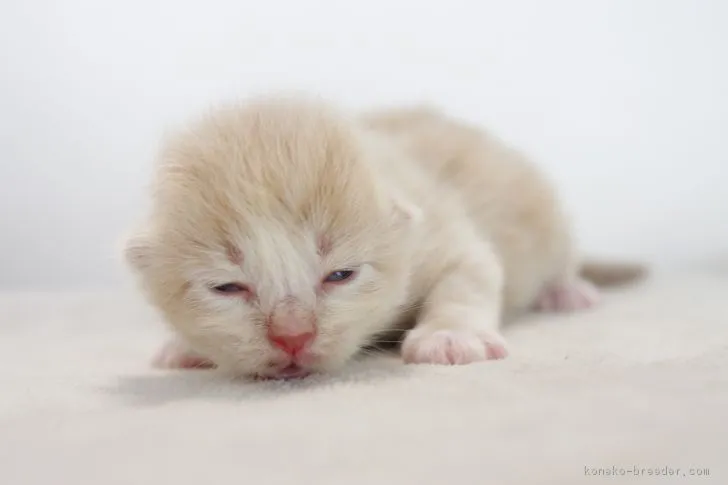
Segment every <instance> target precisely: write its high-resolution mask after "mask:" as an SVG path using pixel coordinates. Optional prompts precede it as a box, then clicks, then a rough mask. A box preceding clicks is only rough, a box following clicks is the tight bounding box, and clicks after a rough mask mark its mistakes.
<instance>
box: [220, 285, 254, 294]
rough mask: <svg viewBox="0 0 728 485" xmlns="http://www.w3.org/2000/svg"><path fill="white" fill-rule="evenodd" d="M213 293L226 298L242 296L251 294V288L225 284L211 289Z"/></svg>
mask: <svg viewBox="0 0 728 485" xmlns="http://www.w3.org/2000/svg"><path fill="white" fill-rule="evenodd" d="M211 288H212V291H214V292H215V293H219V294H221V295H226V296H240V295H249V294H251V290H250V287H248V286H247V285H244V284H242V283H223V284H221V285H217V286H213V287H211Z"/></svg>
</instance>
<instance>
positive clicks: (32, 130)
mask: <svg viewBox="0 0 728 485" xmlns="http://www.w3.org/2000/svg"><path fill="white" fill-rule="evenodd" d="M727 26H728V2H725V1H724V0H683V1H680V0H662V1H658V0H589V1H584V0H549V1H544V0H508V1H504V0H497V1H495V0H484V1H480V2H478V1H475V0H472V1H467V2H466V1H459V0H448V1H442V2H436V1H416V0H407V1H395V0H367V1H357V2H347V1H338V2H335V1H311V0H308V1H302V0H301V1H294V0H289V1H273V0H256V1H246V0H243V1H235V0H207V1H204V2H199V1H193V0H162V1H153V0H126V1H123V2H121V1H118V2H105V1H100V0H63V1H58V0H35V1H33V0H27V1H20V0H2V4H1V6H0V59H1V60H2V64H1V68H2V73H1V74H2V75H1V76H0V137H2V138H1V142H0V201H1V203H2V211H1V213H0V287H3V288H9V287H13V288H33V287H38V288H41V287H43V288H49V289H60V288H73V287H91V286H99V287H104V286H107V287H108V286H111V285H114V284H116V283H118V282H119V281H123V280H122V278H125V277H126V275H125V272H124V270H123V269H121V266H120V265H119V262H118V258H117V254H116V250H117V245H118V244H117V243H118V239H119V236H120V235H121V234H122V233H123V232H124V231H125V230H126V228H127V227H128V226H129V225H130V224H132V223H133V222H134V221H135V220H136V218H137V215H138V214H139V211H140V210H141V209H142V207H143V203H144V198H143V196H144V190H145V187H144V184H145V183H146V182H147V180H148V179H147V177H148V174H149V167H150V161H151V157H152V156H153V154H154V151H155V149H156V147H157V143H158V141H159V139H160V136H162V135H163V133H164V132H165V131H167V130H169V129H170V128H173V127H174V126H176V125H177V124H179V123H181V122H184V121H185V120H186V119H188V118H189V117H191V116H193V115H195V114H197V113H198V112H199V110H201V109H204V108H206V107H207V106H209V105H210V104H211V103H216V102H220V101H224V100H227V99H231V98H234V97H240V96H248V95H250V94H254V93H257V92H261V91H269V90H280V89H284V88H294V89H296V90H304V91H310V92H312V93H316V94H322V95H324V96H326V97H329V98H331V99H333V100H335V101H337V102H340V103H343V104H344V105H345V106H350V107H352V108H357V107H370V106H373V105H376V104H391V103H400V102H408V101H418V102H419V101H429V102H434V103H437V104H440V105H442V106H443V107H445V108H448V109H450V110H452V111H453V112H454V113H456V114H459V115H461V116H464V117H467V118H469V119H471V120H473V121H477V122H480V123H483V124H484V125H486V126H488V127H489V128H491V129H493V130H494V131H496V132H497V133H498V134H500V135H501V136H503V137H505V138H506V139H508V140H509V141H511V142H513V143H515V144H518V145H519V146H520V147H522V148H523V149H525V150H526V151H528V152H529V153H530V154H531V155H532V156H534V157H535V158H536V159H537V160H538V163H541V164H543V165H544V166H545V167H546V168H547V170H548V171H549V172H550V173H551V174H552V176H553V178H554V180H555V181H556V183H558V184H559V186H560V187H561V188H562V190H563V193H564V197H565V198H566V201H567V203H568V204H569V205H570V207H571V208H572V211H573V213H574V215H575V217H576V221H577V227H578V231H579V235H580V237H581V239H582V240H583V243H584V247H585V249H586V250H587V251H588V252H591V253H595V254H598V255H602V254H604V255H610V256H611V255H614V256H629V257H637V258H646V259H647V260H649V261H652V262H655V263H657V264H659V265H682V264H690V263H705V262H710V261H712V260H718V259H724V258H726V256H727V255H728V217H726V212H728V192H727V191H726V185H728V143H727V142H726V136H725V132H726V128H727V127H728V96H727V95H726V87H727V86H728V28H727Z"/></svg>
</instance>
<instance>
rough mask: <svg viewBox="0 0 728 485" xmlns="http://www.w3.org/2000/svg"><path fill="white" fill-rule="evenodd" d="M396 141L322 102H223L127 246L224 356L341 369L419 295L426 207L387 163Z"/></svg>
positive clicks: (204, 347)
mask: <svg viewBox="0 0 728 485" xmlns="http://www.w3.org/2000/svg"><path fill="white" fill-rule="evenodd" d="M383 154H384V152H381V151H379V150H378V149H377V148H376V147H374V146H372V144H370V143H368V142H364V140H363V134H361V133H358V132H357V129H356V127H355V125H354V124H352V123H348V122H347V121H346V120H344V119H342V118H341V117H339V116H338V115H336V114H333V113H331V112H329V111H327V110H326V109H325V108H323V107H322V106H320V105H318V104H316V103H309V102H294V101H274V100H267V101H258V102H254V103H251V104H249V105H248V106H245V107H240V108H230V109H224V110H220V111H217V112H215V113H213V115H212V116H210V117H208V118H207V119H205V120H204V121H202V122H200V123H197V124H196V125H194V126H192V127H191V129H189V130H188V131H187V132H185V133H183V134H180V135H179V136H177V137H176V138H174V139H173V140H171V141H170V143H169V144H168V146H167V147H166V149H165V150H164V151H163V153H162V156H161V161H160V165H159V170H158V174H157V178H156V180H155V182H154V188H155V197H154V202H153V208H152V213H151V217H150V218H149V224H148V226H147V227H146V229H145V231H144V232H142V233H139V234H137V235H135V236H133V237H132V238H130V240H129V241H128V242H127V246H126V259H127V261H128V262H129V263H130V265H131V266H132V267H133V268H134V269H135V272H136V273H137V274H138V275H139V277H140V279H141V282H142V284H143V287H144V288H145V290H146V294H147V295H148V297H149V299H150V301H151V302H152V303H153V304H154V305H155V306H156V307H157V308H158V309H159V310H160V311H161V312H162V314H163V315H164V316H165V318H166V320H167V321H168V323H169V324H171V325H172V326H173V327H174V329H175V330H176V331H177V332H179V333H180V334H181V335H182V336H183V337H184V338H185V339H186V340H187V341H188V343H190V344H191V345H192V346H193V348H195V350H197V351H199V352H201V353H203V354H204V355H206V356H208V357H209V358H210V359H212V360H213V361H214V362H215V363H216V364H218V365H219V366H220V367H221V368H223V369H227V370H229V371H232V372H234V373H236V374H241V375H261V376H277V375H280V374H281V373H282V372H284V369H286V368H288V369H291V368H294V369H297V370H314V371H315V370H332V369H335V368H336V367H338V366H340V365H342V364H343V363H345V362H346V361H347V360H348V359H349V358H351V357H352V356H353V355H354V354H355V353H356V352H357V351H358V350H359V349H360V348H361V346H362V345H363V344H365V343H367V341H368V340H369V338H371V337H372V336H373V335H374V334H376V333H378V332H380V331H382V330H384V329H385V328H386V327H387V326H388V325H389V324H390V323H391V322H392V319H393V318H395V317H396V315H397V314H398V313H399V308H400V306H401V305H402V304H404V303H405V299H406V293H407V286H408V282H409V277H410V262H409V259H410V256H411V247H412V244H413V243H414V239H413V234H414V231H413V228H414V226H415V223H414V220H415V219H416V217H417V216H416V209H415V208H413V207H411V206H410V205H408V204H407V203H406V202H404V201H402V200H400V198H399V196H398V194H397V193H396V192H393V191H392V189H391V187H389V186H388V185H387V184H386V183H385V181H384V180H383V179H382V178H381V177H380V176H378V174H377V173H376V171H375V170H373V166H374V165H376V164H380V163H381V159H380V160H377V163H376V164H375V163H372V161H373V160H374V158H372V157H381V156H384V155H383ZM302 336H303V337H302ZM299 337H301V338H303V340H301V338H299ZM304 337H305V338H304Z"/></svg>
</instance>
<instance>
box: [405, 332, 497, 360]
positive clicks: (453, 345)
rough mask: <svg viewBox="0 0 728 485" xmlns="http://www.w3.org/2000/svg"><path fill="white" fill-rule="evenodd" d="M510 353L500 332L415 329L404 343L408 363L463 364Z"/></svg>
mask: <svg viewBox="0 0 728 485" xmlns="http://www.w3.org/2000/svg"><path fill="white" fill-rule="evenodd" d="M507 355H508V350H507V348H506V344H505V340H503V337H501V336H500V335H499V334H498V333H497V332H480V333H477V332H475V331H472V330H462V329H453V330H435V331H418V329H417V328H415V329H413V330H412V331H411V332H410V333H409V334H408V335H407V337H406V338H405V340H404V342H403V343H402V358H403V359H404V361H405V362H406V363H408V364H441V365H463V364H470V363H472V362H479V361H483V360H490V359H503V358H505V357H506V356H507Z"/></svg>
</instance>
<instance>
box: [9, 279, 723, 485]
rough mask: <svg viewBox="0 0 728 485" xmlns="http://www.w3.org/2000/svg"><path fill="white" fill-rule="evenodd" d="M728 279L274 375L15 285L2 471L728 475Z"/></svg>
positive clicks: (30, 476)
mask: <svg viewBox="0 0 728 485" xmlns="http://www.w3.org/2000/svg"><path fill="white" fill-rule="evenodd" d="M727 290H728V276H726V275H720V274H717V273H716V274H707V273H706V274H692V275H690V274H683V275H657V276H655V277H653V278H652V279H651V280H648V281H647V282H646V283H644V284H642V285H640V286H637V287H633V288H625V289H622V290H620V291H618V292H612V293H609V294H607V295H606V296H605V297H604V300H603V302H602V304H601V306H600V307H599V309H598V310H596V311H593V312H588V313H582V314H578V315H550V316H543V315H542V316H532V317H529V318H527V319H525V320H524V321H521V322H518V323H516V324H513V325H511V326H510V327H508V328H507V329H506V331H505V335H506V337H507V338H508V340H509V342H510V345H511V351H512V355H511V356H510V357H509V358H508V359H506V360H504V361H500V362H488V363H484V364H479V365H471V366H464V367H449V368H445V367H428V366H404V365H402V364H400V363H399V361H398V360H397V358H396V356H391V355H389V356H386V355H385V356H381V357H376V358H368V359H363V360H361V361H359V362H355V363H354V364H352V365H351V366H349V367H348V368H347V369H346V370H345V371H344V372H342V373H341V374H340V375H337V376H328V377H324V376H317V377H312V378H308V379H305V380H302V381H295V382H258V383H246V382H231V381H229V380H226V379H223V378H221V377H219V376H216V374H215V373H214V372H210V371H180V372H163V371H158V370H155V369H151V368H150V367H149V366H148V361H149V359H150V357H151V355H152V353H153V352H154V351H155V349H156V347H157V346H158V345H160V343H161V341H162V338H163V337H164V333H163V332H164V328H163V327H162V325H160V324H159V323H158V322H157V321H156V320H157V319H156V317H155V315H154V314H153V313H152V312H151V311H150V310H149V309H148V308H146V306H145V305H143V304H142V303H141V302H139V301H138V300H137V299H136V297H135V296H134V295H133V294H131V293H121V292H120V293H118V294H90V293H89V294H51V293H48V294H41V293H36V294H7V293H6V294H3V295H0V315H1V316H2V320H1V321H0V390H1V394H0V484H3V485H21V484H22V485H31V484H66V483H67V484H69V485H71V484H74V485H84V484H94V485H116V484H180V485H181V484H205V485H207V484H228V483H229V484H233V483H234V484H320V485H326V484H336V485H343V484H365V483H366V484H370V483H372V484H417V485H429V484H451V483H452V484H541V483H543V484H567V485H568V484H581V483H584V484H588V483H594V484H596V483H639V484H643V483H661V484H666V483H681V484H692V483H716V484H719V483H720V484H723V483H728V300H726V298H727V297H728V291H727ZM678 469H679V470H678ZM691 469H698V470H697V471H696V470H691ZM635 471H637V472H638V473H639V476H635ZM655 471H656V472H657V473H658V475H655ZM691 472H695V473H697V472H699V473H701V474H702V476H697V475H691ZM614 473H616V475H613V474H614ZM622 473H624V474H623V475H622ZM670 473H673V474H672V475H670ZM706 474H709V475H708V476H706Z"/></svg>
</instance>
